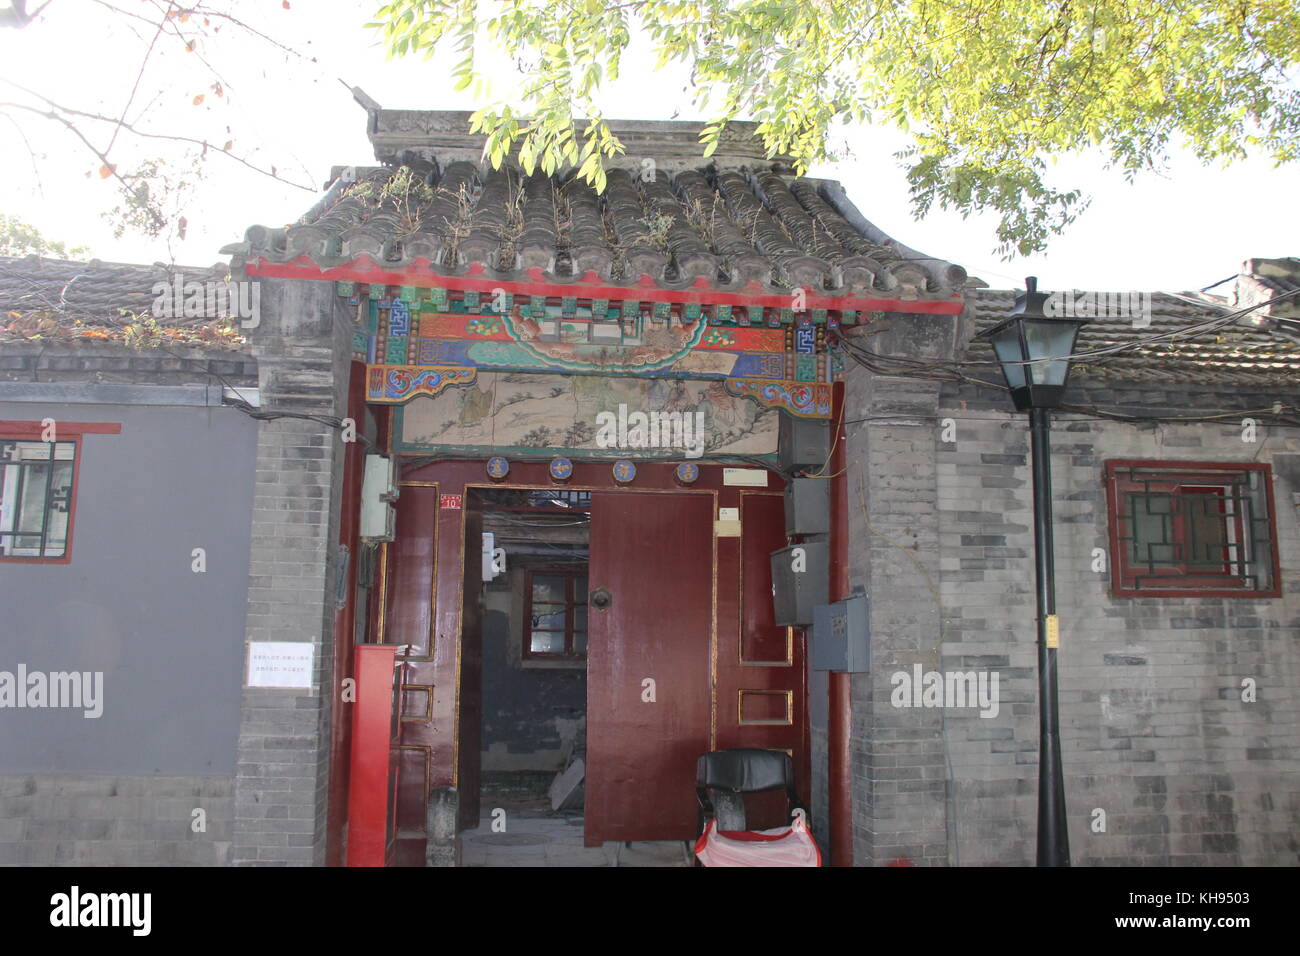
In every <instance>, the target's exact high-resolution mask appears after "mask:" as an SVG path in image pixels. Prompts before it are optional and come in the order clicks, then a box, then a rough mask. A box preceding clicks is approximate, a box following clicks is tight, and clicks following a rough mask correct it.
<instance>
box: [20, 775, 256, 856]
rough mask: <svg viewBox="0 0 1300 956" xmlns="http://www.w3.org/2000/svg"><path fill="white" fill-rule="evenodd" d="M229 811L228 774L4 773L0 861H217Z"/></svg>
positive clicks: (225, 845)
mask: <svg viewBox="0 0 1300 956" xmlns="http://www.w3.org/2000/svg"><path fill="white" fill-rule="evenodd" d="M196 809H197V810H203V811H204V814H203V816H202V817H199V816H196V815H195V813H194V811H195V810H196ZM233 815H234V783H233V781H232V779H231V778H230V777H228V776H190V775H185V776H163V775H146V774H134V775H117V774H100V775H75V776H74V775H68V774H5V775H2V776H0V865H12V866H57V865H62V864H71V865H78V866H222V865H225V864H226V863H227V862H228V861H229V858H230V846H231V829H232V825H231V820H232V817H233ZM200 819H201V820H202V821H203V824H202V825H203V827H204V829H203V830H202V831H199V832H196V830H195V825H196V821H198V820H200Z"/></svg>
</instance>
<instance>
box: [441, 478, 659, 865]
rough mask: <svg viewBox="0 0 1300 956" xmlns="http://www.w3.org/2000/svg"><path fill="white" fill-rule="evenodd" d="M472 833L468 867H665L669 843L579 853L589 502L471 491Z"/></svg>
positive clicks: (554, 492) (575, 494) (559, 493)
mask: <svg viewBox="0 0 1300 956" xmlns="http://www.w3.org/2000/svg"><path fill="white" fill-rule="evenodd" d="M469 494H470V495H471V496H472V500H471V501H468V502H467V505H468V506H470V507H472V508H473V509H474V510H475V511H476V512H477V513H478V514H479V516H480V517H481V528H482V535H483V542H482V544H483V550H482V589H481V591H480V600H479V620H480V622H481V635H482V638H481V678H480V680H481V698H480V699H481V736H480V744H479V758H480V770H479V798H480V799H479V808H480V809H479V825H478V827H477V828H476V829H474V830H471V831H467V832H465V833H463V834H462V854H463V856H462V859H463V863H464V864H465V865H467V866H608V865H611V864H617V865H623V866H628V865H632V866H665V865H668V866H672V865H681V864H682V863H683V862H684V860H683V854H682V849H681V846H680V844H674V845H669V846H658V845H655V844H641V843H636V844H630V843H629V844H622V843H615V844H611V845H609V846H587V845H585V827H586V814H585V809H586V808H585V801H586V786H585V784H586V769H587V701H588V645H589V642H588V627H589V624H590V623H591V621H590V616H591V614H592V613H593V612H592V611H591V609H590V608H589V606H588V595H589V593H590V590H591V580H590V557H591V530H592V495H591V492H590V491H586V490H566V489H524V488H520V489H515V488H476V489H471V490H470V491H469Z"/></svg>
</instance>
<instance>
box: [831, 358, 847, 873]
mask: <svg viewBox="0 0 1300 956" xmlns="http://www.w3.org/2000/svg"><path fill="white" fill-rule="evenodd" d="M831 421H832V422H833V428H832V432H831V441H833V442H834V443H835V447H834V449H833V450H832V452H831V463H830V469H831V475H833V476H834V477H832V478H831V554H830V578H831V581H830V585H831V588H830V590H831V593H830V598H831V600H832V601H840V600H843V599H844V598H846V597H848V596H849V494H848V476H847V475H846V474H845V467H846V464H845V462H846V461H847V460H848V456H847V455H846V454H845V444H846V442H847V440H848V439H847V435H846V434H845V429H844V383H843V382H836V383H835V384H834V385H833V386H832V388H831ZM828 676H829V678H830V714H829V719H828V725H829V726H828V727H827V750H828V751H829V752H830V767H829V775H828V785H827V790H828V796H829V802H830V817H831V821H830V822H831V846H830V857H831V866H852V865H853V754H852V749H851V747H850V729H851V728H852V726H853V707H852V696H851V690H850V685H849V675H848V674H844V673H839V672H836V671H831V672H830V674H829V675H828Z"/></svg>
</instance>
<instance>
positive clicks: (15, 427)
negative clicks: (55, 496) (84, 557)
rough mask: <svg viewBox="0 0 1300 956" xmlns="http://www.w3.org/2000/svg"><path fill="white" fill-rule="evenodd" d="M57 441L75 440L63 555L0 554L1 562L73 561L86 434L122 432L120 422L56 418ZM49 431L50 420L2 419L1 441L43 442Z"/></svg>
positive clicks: (57, 562) (0, 422)
mask: <svg viewBox="0 0 1300 956" xmlns="http://www.w3.org/2000/svg"><path fill="white" fill-rule="evenodd" d="M53 421H54V440H55V441H56V442H71V443H72V445H73V449H72V488H71V490H70V491H69V493H68V537H67V542H66V544H65V546H64V549H63V554H61V555H59V556H58V557H56V558H45V557H31V556H28V555H9V554H0V562H3V563H7V564H69V563H70V562H71V561H72V542H73V531H74V530H75V527H76V519H77V486H78V484H79V483H80V481H81V465H82V460H83V459H82V454H83V451H84V442H83V441H82V437H83V436H85V435H120V434H121V433H122V425H121V423H120V422H65V421H60V420H59V419H54V420H53ZM45 431H46V423H45V422H44V421H39V422H20V421H0V441H41V440H43V436H44V434H45Z"/></svg>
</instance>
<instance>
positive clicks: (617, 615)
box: [585, 493, 714, 846]
mask: <svg viewBox="0 0 1300 956" xmlns="http://www.w3.org/2000/svg"><path fill="white" fill-rule="evenodd" d="M590 560H591V565H590V576H589V580H590V587H591V589H592V591H595V590H596V589H599V588H603V589H605V590H607V591H609V592H610V593H611V595H612V597H613V601H612V604H611V606H610V607H609V608H608V609H606V610H603V611H601V610H596V609H594V608H593V609H592V610H590V611H589V612H588V615H589V617H588V620H589V621H590V624H589V628H590V632H589V638H588V640H589V646H588V662H587V785H586V834H585V836H586V842H587V844H588V845H589V846H595V845H598V844H600V843H602V842H605V841H609V840H687V839H691V838H692V837H694V836H695V828H696V819H697V817H696V803H695V762H696V760H697V759H698V758H699V756H700V755H701V754H703V753H705V752H706V751H707V750H708V749H709V735H710V721H711V706H710V700H711V691H712V682H711V676H710V675H711V670H712V652H713V626H714V622H713V593H714V581H713V497H712V496H711V495H703V494H649V493H639V494H638V493H596V494H593V495H592V520H591V559H590ZM647 680H652V681H654V685H653V692H654V700H653V702H651V701H648V700H645V699H644V698H645V697H648V696H649V693H648V688H647V685H646V684H645V681H647Z"/></svg>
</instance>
